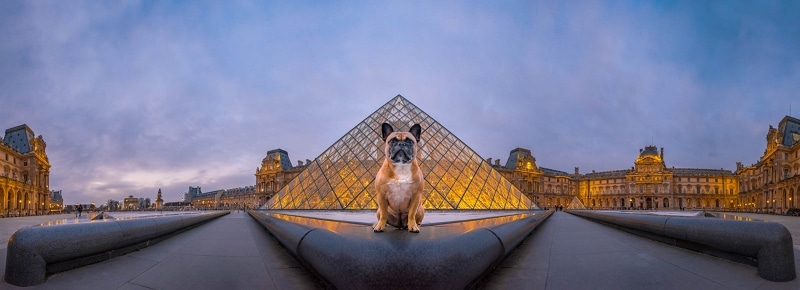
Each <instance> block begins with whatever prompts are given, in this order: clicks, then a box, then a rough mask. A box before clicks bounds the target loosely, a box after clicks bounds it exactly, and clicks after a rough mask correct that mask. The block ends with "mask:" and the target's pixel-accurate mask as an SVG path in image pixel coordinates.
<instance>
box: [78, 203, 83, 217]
mask: <svg viewBox="0 0 800 290" xmlns="http://www.w3.org/2000/svg"><path fill="white" fill-rule="evenodd" d="M82 212H83V205H82V204H79V205H78V217H81V213H82Z"/></svg>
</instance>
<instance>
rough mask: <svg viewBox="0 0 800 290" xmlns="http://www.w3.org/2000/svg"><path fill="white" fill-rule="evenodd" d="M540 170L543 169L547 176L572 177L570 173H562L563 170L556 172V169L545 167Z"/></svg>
mask: <svg viewBox="0 0 800 290" xmlns="http://www.w3.org/2000/svg"><path fill="white" fill-rule="evenodd" d="M539 168H541V169H542V172H543V173H544V174H547V175H553V176H570V174H569V173H566V172H564V171H561V170H555V169H550V168H544V167H539Z"/></svg>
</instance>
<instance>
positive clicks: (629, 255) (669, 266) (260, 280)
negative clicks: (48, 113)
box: [0, 211, 800, 290]
mask: <svg viewBox="0 0 800 290" xmlns="http://www.w3.org/2000/svg"><path fill="white" fill-rule="evenodd" d="M740 216H742V217H743V218H750V219H755V220H768V221H775V222H779V223H782V224H784V225H786V227H787V228H788V229H789V230H790V231H791V232H792V235H793V239H794V240H793V242H794V244H795V264H796V265H798V266H800V246H798V244H799V243H798V241H799V239H798V236H797V234H800V217H783V216H773V215H759V214H741V215H740ZM58 218H69V216H67V215H65V216H64V217H61V216H41V217H23V218H5V219H0V235H3V236H2V237H3V238H4V241H7V239H8V236H10V235H11V233H13V232H14V231H16V229H19V228H21V227H23V226H27V225H36V224H40V223H46V222H49V221H53V220H55V219H58ZM72 218H74V217H72ZM364 227H365V230H369V229H368V228H367V227H368V226H366V225H364ZM6 247H7V245H6V243H5V242H3V243H0V273H5V257H6ZM798 269H800V267H798ZM798 277H800V273H799V275H798ZM798 280H800V279H795V280H794V281H791V282H783V283H776V282H770V281H766V280H764V279H761V278H760V277H759V276H758V274H757V271H756V268H755V267H751V266H747V265H743V264H738V263H734V262H730V261H728V260H723V259H719V258H715V257H712V256H707V255H704V254H699V253H695V252H692V251H688V250H684V249H681V248H677V247H673V246H669V245H666V244H662V243H659V242H655V241H652V240H649V239H646V238H642V237H639V236H635V235H632V234H629V233H626V232H623V231H619V230H616V229H613V228H611V227H607V226H604V225H601V224H597V223H594V222H591V221H588V220H585V219H582V218H580V217H576V216H573V215H571V214H569V213H564V212H556V213H554V214H553V215H552V216H551V217H550V218H549V219H548V220H547V221H545V222H544V223H543V224H542V225H540V226H539V228H537V229H536V230H535V231H534V232H533V234H531V235H530V236H529V237H528V238H527V239H526V240H525V241H523V243H522V244H521V245H520V246H519V247H518V248H517V249H516V250H515V251H514V252H513V253H512V254H511V255H510V256H509V257H508V258H507V259H506V260H505V261H504V262H503V263H502V264H501V265H500V266H499V267H498V268H497V269H495V270H494V271H492V272H491V273H490V274H489V275H488V276H487V277H485V278H484V279H483V280H482V281H481V282H480V283H479V284H478V287H479V288H486V289H800V282H798ZM319 287H321V284H319V282H318V281H316V279H315V278H314V277H313V276H312V275H311V274H309V273H308V272H307V271H306V270H305V269H304V268H302V266H301V265H300V264H299V263H298V262H297V261H295V260H294V258H292V257H291V256H290V255H289V254H288V252H287V251H286V250H285V249H284V248H283V247H282V246H281V245H280V244H279V243H278V242H277V240H275V238H274V237H273V236H272V235H270V234H269V233H268V232H267V231H266V230H265V229H264V228H263V227H262V226H261V225H260V224H258V222H256V221H255V220H253V219H252V218H250V217H249V216H248V215H247V214H246V213H243V212H239V213H237V212H235V211H234V212H232V213H231V214H230V215H226V216H224V217H221V218H218V219H215V220H213V221H211V222H208V223H206V224H203V225H200V226H198V227H196V228H194V229H191V230H189V231H186V232H183V233H180V234H177V235H175V236H173V237H171V238H168V239H166V240H164V241H163V242H161V243H159V244H156V245H153V246H151V247H148V248H145V249H142V250H139V251H137V252H133V253H130V254H128V255H124V256H121V257H117V258H114V259H111V260H107V261H104V262H100V263H97V264H94V265H89V266H85V267H81V268H78V269H73V270H70V271H67V272H62V273H57V274H54V275H52V276H49V277H48V280H47V282H45V283H44V284H41V285H38V286H34V287H26V288H19V287H15V286H12V285H9V284H5V283H0V289H226V290H230V289H313V288H319Z"/></svg>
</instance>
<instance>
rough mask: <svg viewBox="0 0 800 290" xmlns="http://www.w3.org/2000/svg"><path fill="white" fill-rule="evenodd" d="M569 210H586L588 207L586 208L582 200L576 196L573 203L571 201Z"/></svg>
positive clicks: (568, 206)
mask: <svg viewBox="0 0 800 290" xmlns="http://www.w3.org/2000/svg"><path fill="white" fill-rule="evenodd" d="M567 209H586V206H584V205H583V203H582V202H581V200H580V199H578V197H577V196H575V197H572V201H570V202H569V204H568V205H567Z"/></svg>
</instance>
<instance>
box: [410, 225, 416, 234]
mask: <svg viewBox="0 0 800 290" xmlns="http://www.w3.org/2000/svg"><path fill="white" fill-rule="evenodd" d="M408 231H409V232H412V233H419V226H418V225H413V226H411V225H409V226H408Z"/></svg>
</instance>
